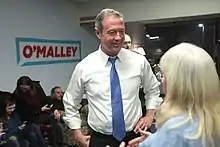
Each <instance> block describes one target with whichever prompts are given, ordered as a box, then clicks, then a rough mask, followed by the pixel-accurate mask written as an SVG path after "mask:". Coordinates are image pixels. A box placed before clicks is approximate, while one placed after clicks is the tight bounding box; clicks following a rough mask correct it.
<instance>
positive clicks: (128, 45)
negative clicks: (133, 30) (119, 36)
mask: <svg viewBox="0 0 220 147" xmlns="http://www.w3.org/2000/svg"><path fill="white" fill-rule="evenodd" d="M123 47H124V48H125V49H129V50H130V49H131V37H130V36H128V35H125V40H124V45H123Z"/></svg>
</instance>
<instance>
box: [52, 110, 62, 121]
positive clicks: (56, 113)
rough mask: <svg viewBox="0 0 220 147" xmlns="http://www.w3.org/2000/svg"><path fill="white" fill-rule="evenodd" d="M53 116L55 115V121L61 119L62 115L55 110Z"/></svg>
mask: <svg viewBox="0 0 220 147" xmlns="http://www.w3.org/2000/svg"><path fill="white" fill-rule="evenodd" d="M53 115H54V119H60V116H61V114H60V112H59V111H58V110H57V109H56V110H54V112H53Z"/></svg>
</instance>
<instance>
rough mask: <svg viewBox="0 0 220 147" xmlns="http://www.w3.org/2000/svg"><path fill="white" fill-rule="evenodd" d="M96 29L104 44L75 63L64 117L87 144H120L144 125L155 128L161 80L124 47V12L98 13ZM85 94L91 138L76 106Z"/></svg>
mask: <svg viewBox="0 0 220 147" xmlns="http://www.w3.org/2000/svg"><path fill="white" fill-rule="evenodd" d="M95 30H96V31H95V32H96V35H97V37H98V39H99V40H100V46H99V49H98V50H97V51H95V52H93V53H91V54H89V55H88V56H87V57H85V58H84V59H83V60H82V61H81V62H80V63H78V64H77V66H76V67H75V70H74V72H73V74H72V77H71V80H70V82H69V86H68V88H67V90H66V92H65V94H64V97H63V102H64V106H65V113H66V118H65V120H66V123H67V124H68V126H69V128H70V129H73V130H74V134H73V137H74V139H75V140H76V141H77V142H78V143H79V144H80V145H81V146H82V147H88V146H90V147H106V145H109V146H111V147H118V146H119V144H120V142H122V141H127V140H131V139H132V138H135V137H136V136H135V134H138V131H139V130H140V129H142V130H146V129H147V128H149V127H150V126H151V124H152V121H153V118H154V110H155V108H156V107H157V106H159V104H160V102H161V100H160V98H159V93H160V91H159V85H160V83H159V82H158V81H157V79H156V77H155V76H154V74H153V72H152V70H151V67H150V64H149V63H148V61H147V60H146V58H145V57H144V56H142V55H139V54H136V53H134V52H131V51H129V50H127V49H124V48H122V45H123V42H124V35H125V25H124V20H123V16H122V14H121V13H120V12H118V11H115V10H113V9H103V10H102V11H101V12H100V13H99V14H98V15H97V17H96V21H95ZM112 59H113V60H114V61H113V62H112ZM116 81H119V82H116ZM113 83H114V84H113ZM140 84H141V85H143V88H144V92H145V94H146V96H145V98H146V108H147V113H146V115H145V116H144V117H142V110H141V102H140V99H139V97H138V95H139V86H140ZM84 93H85V95H86V97H87V99H88V107H89V114H88V124H89V126H90V127H91V129H92V134H91V138H90V136H85V135H83V133H82V131H81V127H80V124H81V120H80V116H79V111H78V108H77V106H78V104H79V103H80V102H81V100H82V97H83V94H84ZM116 105H118V106H116ZM121 111H122V112H123V113H122V112H121ZM115 112H117V113H118V116H115ZM121 118H123V120H122V119H121ZM119 126H121V127H119ZM119 130H122V131H119Z"/></svg>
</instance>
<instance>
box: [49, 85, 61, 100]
mask: <svg viewBox="0 0 220 147" xmlns="http://www.w3.org/2000/svg"><path fill="white" fill-rule="evenodd" d="M51 98H54V99H59V100H61V99H62V98H63V91H62V89H61V87H59V86H55V87H54V88H52V89H51Z"/></svg>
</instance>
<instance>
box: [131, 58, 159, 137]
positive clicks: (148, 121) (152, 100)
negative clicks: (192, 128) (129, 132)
mask: <svg viewBox="0 0 220 147" xmlns="http://www.w3.org/2000/svg"><path fill="white" fill-rule="evenodd" d="M141 80H142V81H141V82H142V86H143V89H144V90H143V91H144V93H145V104H146V109H147V112H146V115H145V116H144V117H142V118H140V120H139V121H138V123H137V124H136V127H135V129H134V132H136V133H137V132H138V130H139V129H142V130H147V129H148V128H150V126H151V125H152V123H153V120H154V113H155V109H156V108H157V107H158V106H159V105H160V103H161V102H162V99H161V98H160V97H159V95H160V89H159V86H160V82H158V80H157V78H156V77H155V75H154V74H153V71H152V69H151V66H150V64H149V63H148V61H147V60H146V59H144V64H143V66H142V75H141Z"/></svg>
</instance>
